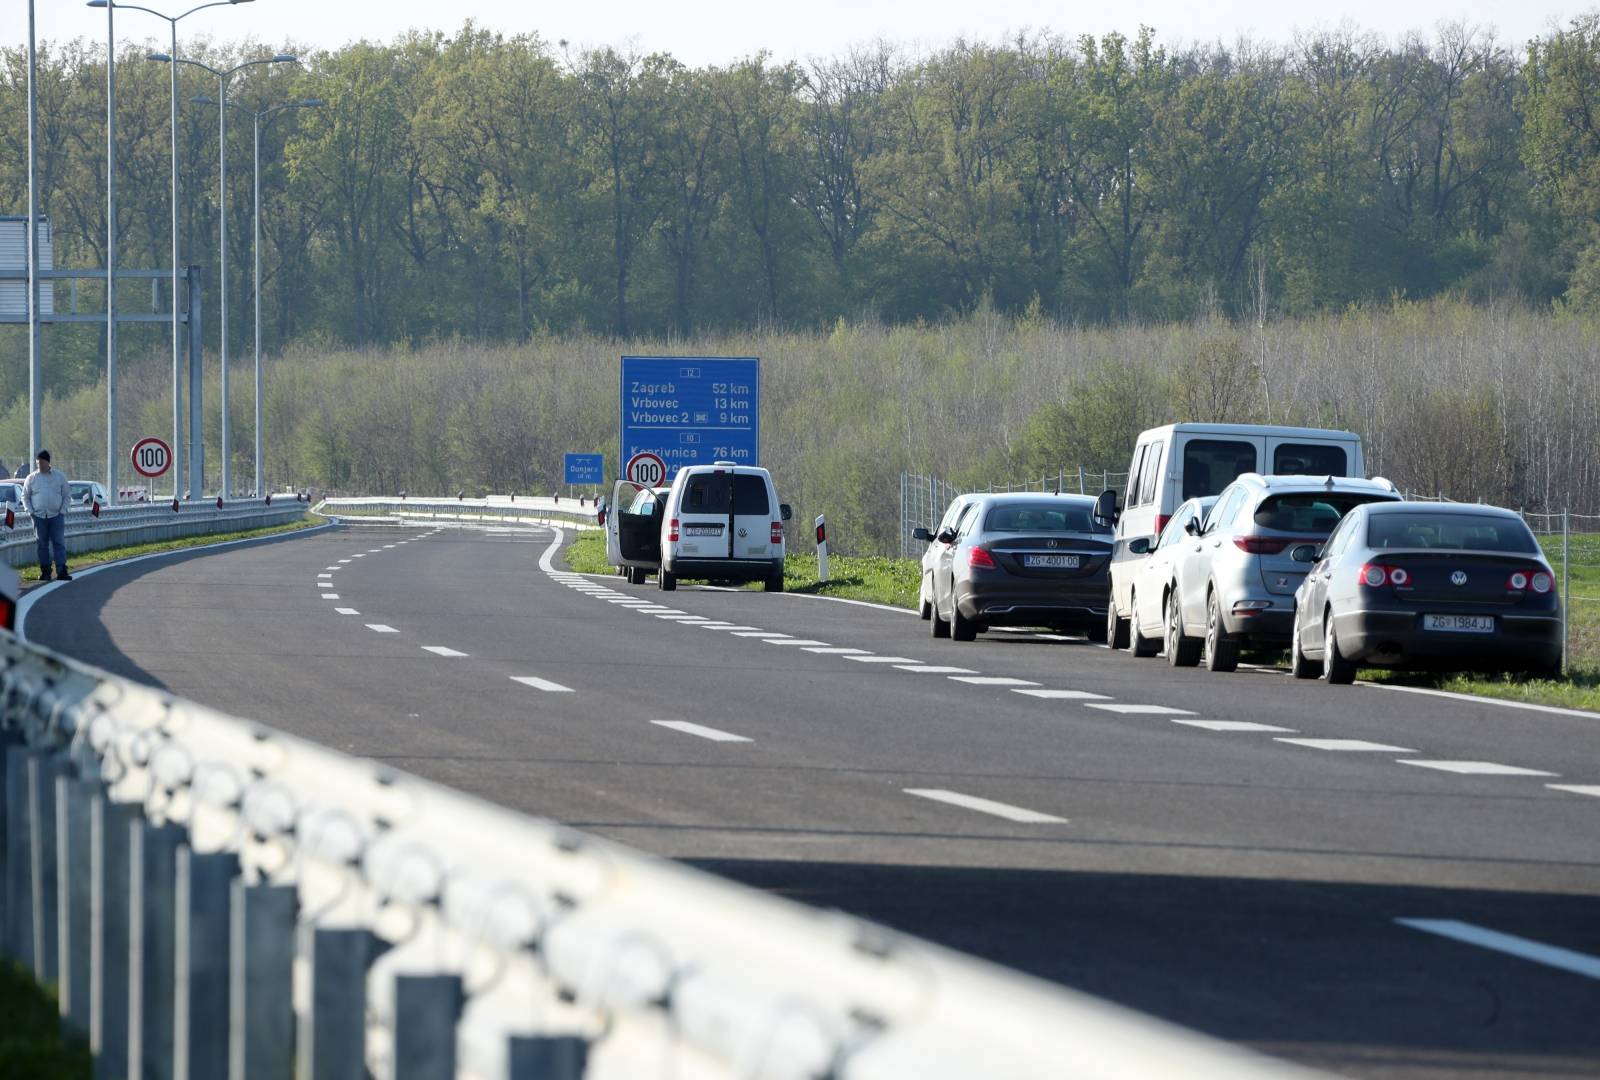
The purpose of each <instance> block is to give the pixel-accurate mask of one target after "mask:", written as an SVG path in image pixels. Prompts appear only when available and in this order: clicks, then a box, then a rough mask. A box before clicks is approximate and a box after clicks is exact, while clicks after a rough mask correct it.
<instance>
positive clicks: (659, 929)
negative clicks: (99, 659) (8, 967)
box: [0, 633, 1298, 1080]
mask: <svg viewBox="0 0 1600 1080" xmlns="http://www.w3.org/2000/svg"><path fill="white" fill-rule="evenodd" d="M0 750H3V757H4V765H5V768H4V770H3V774H0V781H3V799H0V806H3V808H4V822H3V824H4V844H3V845H0V861H3V868H0V877H3V880H4V885H5V889H4V903H5V907H4V910H3V918H0V930H3V934H0V945H3V946H4V949H5V951H6V952H8V953H9V954H10V955H11V956H13V957H15V958H17V959H19V960H20V961H22V962H24V963H25V964H28V965H31V967H32V970H33V971H34V972H36V973H37V975H38V977H39V978H40V979H41V980H42V981H45V982H53V983H56V984H58V985H59V987H60V1001H61V1010H62V1016H63V1022H64V1024H65V1025H66V1026H67V1027H69V1028H70V1029H72V1030H74V1031H77V1032H81V1033H84V1034H86V1035H88V1037H89V1038H90V1041H91V1046H92V1048H93V1050H94V1052H95V1054H96V1055H97V1058H98V1061H97V1066H96V1075H97V1076H105V1077H124V1076H135V1077H141V1078H148V1077H163V1078H164V1077H174V1078H176V1080H217V1078H222V1077H229V1078H233V1080H246V1078H248V1080H257V1078H273V1080H289V1078H290V1077H291V1076H292V1077H296V1078H298V1080H355V1078H359V1077H363V1076H367V1075H371V1076H372V1077H375V1078H377V1080H391V1078H392V1080H461V1078H472V1080H490V1078H493V1080H501V1078H517V1080H521V1078H532V1077H539V1078H542V1080H577V1078H579V1077H583V1078H588V1080H639V1078H643V1077H660V1076H670V1077H674V1078H677V1080H733V1078H745V1080H757V1078H759V1080H974V1078H984V1080H1012V1078H1015V1080H1022V1078H1039V1080H1044V1078H1059V1077H1074V1078H1091V1080H1092V1078H1101V1077H1105V1078H1110V1077H1118V1078H1141V1080H1142V1078H1148V1077H1162V1078H1174V1077H1194V1078H1208V1080H1209V1078H1215V1080H1252V1078H1267V1077H1284V1076H1292V1075H1297V1074H1298V1070H1296V1069H1294V1068H1292V1067H1290V1066H1288V1065H1285V1064H1282V1063H1279V1062H1271V1061H1266V1060H1264V1059H1260V1058H1256V1057H1254V1056H1252V1055H1249V1054H1247V1053H1245V1052H1243V1051H1240V1050H1236V1049H1234V1048H1231V1047H1228V1046H1225V1045H1223V1044H1220V1043H1215V1042H1212V1041H1210V1040H1208V1039H1205V1038H1202V1037H1200V1036H1197V1035H1192V1034H1189V1033H1187V1032H1184V1031H1181V1030H1178V1029H1175V1028H1172V1027H1169V1026H1167V1025H1165V1024H1162V1023H1159V1022H1156V1021H1153V1020H1149V1019H1146V1018H1144V1017H1141V1016H1138V1015H1136V1014H1133V1013H1130V1012H1127V1011H1124V1010H1122V1009H1119V1008H1117V1007H1114V1006H1111V1005H1108V1004H1106V1003H1103V1002H1100V1001H1097V1000H1094V999H1091V998H1087V997H1084V996H1082V995H1079V994H1075V993H1072V992H1069V991H1066V990H1062V989H1059V988H1056V987H1053V986H1049V985H1046V984H1043V983H1040V982H1035V981H1032V980H1029V979H1026V978H1022V977H1020V976H1016V975H1013V974H1010V973H1007V972H1005V971H1003V970H1001V969H998V968H995V967H992V966H989V965H986V964H983V963H980V962H977V961H974V960H971V959H968V958H965V957H963V956H960V955H958V954H955V953H951V952H948V951H945V950H943V949H940V948H938V947H935V946H932V945H929V944H927V943H924V942H921V941H918V940H916V939H913V938H908V937H903V936H900V935H898V934H895V933H892V932H890V931H887V930H885V929H882V928H881V927H878V926H875V925H872V924H869V923H865V922H861V921H858V920H855V919H852V918H848V917H845V916H843V915H838V914H830V913H824V912H822V911H818V910H812V909H809V908H805V907H802V906H800V905H798V904H795V903H791V902H788V901H785V900H781V899H778V898H775V897H772V896H769V895H766V894H764V893H759V892H756V891H754V890H750V889H746V888H743V887H739V886H736V885H733V884H730V883H727V882H724V881H721V880H718V879H715V878H712V877H710V876H707V875H704V874H701V873H699V872H696V871H693V870H691V869H688V868H686V867H683V866H680V865H677V864H673V863H669V862H665V861H661V860H658V859H654V858H651V857H647V856H644V855H641V854H639V853H637V852H634V851H631V850H629V849H626V848H624V847H621V846H618V845H615V844H612V843H609V842H606V841H602V840H599V839H596V838H593V837H590V836H587V835H584V834H581V833H578V832H575V831H573V830H571V829H568V828H564V827H562V826H560V825H556V824H552V823H550V822H546V821H539V820H534V819H531V818H528V817H524V816H521V815H518V814H515V813H512V812H510V811H507V810H504V809H500V808H497V807H495V806H492V805H489V804H487V803H484V802H480V801H478V800H476V799H473V798H469V797H467V796H464V795H460V794H457V793H455V792H452V791H450V790H447V789H445V788H443V787H440V786H437V785H435V784H431V783H427V782H424V781H422V780H419V779H416V778H414V777H412V776H409V775H406V774H404V773H401V772H397V771H395V770H394V769H392V768H389V767H387V766H384V765H381V764H377V763H374V762H372V761H367V760H361V759H357V758H353V757H348V756H346V755H343V754H340V753H337V752H335V751H332V750H329V749H325V748H323V747H320V746H317V745H314V744H312V743H309V742H306V741H304V740H301V739H298V738H295V737H293V736H290V735H287V734H284V733H282V732H279V731H275V730H273V729H271V728H267V727H263V726H261V725H259V724H254V723H251V722H249V721H246V720H240V719H236V718H233V717H230V716H225V715H223V714H221V713H217V712H214V711H212V710H210V709H207V708H203V707H201V706H199V705H196V704H193V703H191V702H188V701H184V700H180V699H175V698H173V697H170V696H168V695H165V694H162V693H158V692H155V691H152V690H149V689H146V688H142V687H140V686H137V685H135V684H132V683H129V682H127V681H124V680H122V679H119V678H115V677H112V676H109V675H106V674H104V673H102V672H100V671H97V670H94V669H91V668H89V667H86V666H84V665H82V664H78V663H76V662H73V661H70V660H68V659H66V658H64V657H62V656H59V655H57V654H54V653H51V652H49V651H47V650H44V649H41V648H38V647H35V646H31V645H28V644H25V643H23V642H20V641H18V640H17V639H15V638H13V637H12V636H11V635H9V634H4V633H0ZM1062 932H1063V933H1093V928H1092V927H1078V928H1073V927H1063V930H1062Z"/></svg>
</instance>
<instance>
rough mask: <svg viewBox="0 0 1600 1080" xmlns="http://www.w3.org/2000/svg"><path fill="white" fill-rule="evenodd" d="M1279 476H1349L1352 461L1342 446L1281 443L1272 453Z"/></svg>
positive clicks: (1273, 462)
mask: <svg viewBox="0 0 1600 1080" xmlns="http://www.w3.org/2000/svg"><path fill="white" fill-rule="evenodd" d="M1272 471H1273V472H1274V473H1275V474H1277V475H1278V476H1349V475H1350V459H1349V457H1348V456H1347V455H1346V454H1345V450H1344V447H1342V446H1329V445H1327V444H1326V443H1323V444H1318V443H1280V444H1279V445H1278V448H1277V449H1275V450H1274V451H1272Z"/></svg>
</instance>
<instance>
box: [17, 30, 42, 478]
mask: <svg viewBox="0 0 1600 1080" xmlns="http://www.w3.org/2000/svg"><path fill="white" fill-rule="evenodd" d="M34 31H35V22H34V13H33V0H28V246H27V253H28V450H27V453H28V454H30V455H32V454H37V453H38V452H39V450H40V448H41V447H43V445H44V441H43V440H44V434H43V432H42V431H41V430H40V426H41V424H42V422H43V409H42V407H41V402H42V401H43V399H44V375H43V364H42V361H41V357H40V355H39V346H40V345H41V341H40V338H39V314H40V313H39V190H38V177H37V175H36V173H37V171H38V170H37V166H36V164H35V162H36V161H37V160H38V156H39V155H38V148H37V146H36V145H35V144H36V143H37V142H38V139H39V50H38V46H37V44H36V40H35V33H34ZM19 468H20V466H19Z"/></svg>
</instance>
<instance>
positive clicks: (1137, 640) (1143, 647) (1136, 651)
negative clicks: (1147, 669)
mask: <svg viewBox="0 0 1600 1080" xmlns="http://www.w3.org/2000/svg"><path fill="white" fill-rule="evenodd" d="M1131 599H1132V601H1133V604H1132V608H1133V616H1132V617H1131V618H1129V619H1128V651H1129V652H1131V653H1132V654H1133V655H1135V656H1141V657H1144V656H1154V655H1155V654H1156V653H1157V652H1159V651H1160V650H1161V642H1160V641H1158V640H1156V639H1155V638H1148V637H1145V636H1144V632H1143V631H1141V630H1140V629H1139V598H1138V597H1137V596H1133V597H1131Z"/></svg>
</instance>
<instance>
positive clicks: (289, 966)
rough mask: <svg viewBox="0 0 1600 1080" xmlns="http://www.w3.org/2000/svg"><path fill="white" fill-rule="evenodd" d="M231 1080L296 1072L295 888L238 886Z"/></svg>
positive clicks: (273, 1079) (271, 1079)
mask: <svg viewBox="0 0 1600 1080" xmlns="http://www.w3.org/2000/svg"><path fill="white" fill-rule="evenodd" d="M230 912H231V915H232V920H233V927H232V940H231V942H230V947H231V948H232V950H233V953H232V956H231V958H230V967H229V971H230V974H231V976H232V986H231V988H230V989H229V997H228V1005H229V1009H230V1012H231V1014H232V1015H231V1016H230V1018H229V1025H228V1080H289V1077H290V1076H292V1075H293V1072H294V941H295V936H294V932H295V922H296V920H297V919H298V918H299V913H300V904H299V892H298V890H297V889H296V888H295V887H294V886H293V885H248V884H246V883H245V881H244V879H243V878H235V879H234V881H233V895H232V898H231V909H230Z"/></svg>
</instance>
